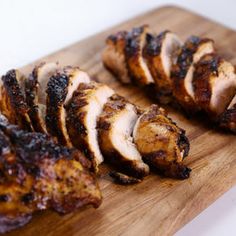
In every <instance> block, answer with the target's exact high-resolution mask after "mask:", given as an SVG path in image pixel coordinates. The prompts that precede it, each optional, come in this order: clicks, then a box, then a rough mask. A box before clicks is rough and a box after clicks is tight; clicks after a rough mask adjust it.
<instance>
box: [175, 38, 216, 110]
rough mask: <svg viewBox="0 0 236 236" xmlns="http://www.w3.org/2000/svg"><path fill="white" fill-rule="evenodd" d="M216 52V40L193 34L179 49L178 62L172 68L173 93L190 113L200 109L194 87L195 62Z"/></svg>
mask: <svg viewBox="0 0 236 236" xmlns="http://www.w3.org/2000/svg"><path fill="white" fill-rule="evenodd" d="M212 52H214V42H213V41H212V40H211V39H208V38H199V37H197V36H191V37H190V38H188V39H187V40H186V42H185V43H184V45H183V47H182V48H181V50H180V51H179V55H178V59H177V63H176V64H175V65H174V66H173V68H172V80H173V83H174V86H173V95H174V97H175V98H176V99H177V101H178V103H179V104H180V105H181V106H182V108H183V109H184V110H185V111H187V112H188V113H193V112H196V111H198V110H199V109H200V107H198V106H197V105H196V103H195V96H194V89H193V74H194V70H195V66H194V64H195V63H197V62H198V61H199V60H200V58H201V57H202V56H204V55H206V54H209V53H212Z"/></svg>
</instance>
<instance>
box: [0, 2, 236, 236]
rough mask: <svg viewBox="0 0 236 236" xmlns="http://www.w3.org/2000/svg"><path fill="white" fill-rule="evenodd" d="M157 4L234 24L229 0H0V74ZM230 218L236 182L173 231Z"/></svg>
mask: <svg viewBox="0 0 236 236" xmlns="http://www.w3.org/2000/svg"><path fill="white" fill-rule="evenodd" d="M163 4H177V5H180V6H183V7H185V8H189V9H191V10H193V11H195V12H198V13H200V14H202V15H205V16H207V17H209V18H212V19H214V20H215V21H218V22H220V23H223V24H225V25H226V26H228V27H231V28H233V29H236V1H235V0H224V1H223V0H221V1H216V0H185V1H184V0H179V1H177V0H176V1H164V0H160V1H158V0H156V1H155V0H146V1H145V0H116V1H114V0H113V1H112V0H99V1H98V0H97V1H96V0H77V1H76V0H38V1H32V0H31V1H30V0H21V1H19V0H18V1H17V0H1V1H0V38H1V39H0V42H1V43H0V74H2V73H4V72H6V71H7V70H8V69H10V68H16V67H19V66H23V65H25V64H27V63H30V62H32V61H34V60H36V59H38V58H40V57H42V56H45V55H47V54H49V53H51V52H54V51H56V50H58V49H60V48H62V47H65V46H67V45H69V44H71V43H74V42H76V41H78V40H80V39H83V38H85V37H87V36H90V35H92V34H95V33H97V32H99V31H102V30H105V29H106V28H108V27H110V26H113V25H114V24H117V23H120V22H122V21H124V20H127V19H129V18H132V17H134V16H136V15H138V14H140V13H142V12H145V11H147V10H149V9H152V8H154V7H157V6H161V5H163ZM216 40H217V39H216ZM235 158H236V155H235ZM234 224H236V187H234V188H232V189H231V190H230V191H228V192H227V193H225V194H224V195H223V196H222V197H221V198H219V199H218V200H217V201H216V202H215V203H213V204H212V205H211V206H210V207H208V208H207V209H206V210H205V211H203V212H202V213H201V214H200V215H198V216H197V217H196V218H195V219H194V220H192V221H191V222H190V223H188V224H187V225H186V226H185V227H183V228H182V229H181V230H180V231H179V232H177V233H176V235H178V236H181V235H191V236H194V235H198V236H199V235H207V236H209V235H214V236H217V235H221V236H222V235H227V236H230V235H232V236H235V235H236V228H235V225H234ZM157 233H158V232H157Z"/></svg>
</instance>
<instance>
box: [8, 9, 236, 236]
mask: <svg viewBox="0 0 236 236" xmlns="http://www.w3.org/2000/svg"><path fill="white" fill-rule="evenodd" d="M146 23H147V24H149V25H150V26H151V28H152V29H153V31H154V32H160V31H162V30H165V29H170V30H173V31H174V32H176V33H178V34H179V35H180V36H181V38H182V39H186V37H188V36H189V35H191V34H195V35H200V36H207V37H210V38H213V39H215V40H216V45H217V48H218V49H219V53H220V54H222V55H223V56H224V57H225V58H226V59H228V60H230V61H231V62H232V63H234V64H236V44H235V42H236V33H235V32H234V31H232V30H229V29H227V28H225V27H224V26H222V25H219V24H216V23H214V22H212V21H210V20H208V19H206V18H203V17H200V16H198V15H195V14H193V13H192V12H188V11H186V10H183V9H180V8H176V7H173V6H166V7H162V8H159V9H155V10H153V11H151V12H148V13H146V14H144V15H141V16H139V17H137V18H135V19H133V20H130V21H127V22H125V23H123V24H121V25H119V26H116V27H114V28H112V29H109V30H107V31H105V32H102V33H100V34H97V35H95V36H93V37H90V38H88V39H86V40H83V41H81V42H79V43H76V44H74V45H72V46H70V47H67V48H65V49H62V50H61V51H59V52H56V53H54V54H52V55H50V56H47V57H45V58H43V59H40V61H42V60H44V61H59V62H60V63H61V64H63V65H67V64H69V65H79V66H80V67H81V68H82V69H84V70H86V71H88V72H89V74H90V75H91V76H96V77H97V78H98V80H99V81H102V82H105V83H107V84H109V85H110V86H111V87H112V88H114V89H115V90H116V91H117V92H118V93H119V94H121V95H123V96H125V97H127V98H129V99H130V100H131V101H132V102H135V103H137V104H138V105H140V106H143V107H145V106H147V105H150V104H151V103H152V102H153V101H151V100H149V99H148V98H146V96H145V95H144V93H143V92H142V91H141V90H140V89H138V88H135V87H132V86H130V87H129V86H127V87H123V86H122V85H121V84H119V83H118V82H116V81H115V79H114V78H113V77H112V76H111V74H110V73H109V72H107V71H106V70H105V69H104V68H103V66H102V63H101V59H100V55H101V51H102V49H103V48H104V41H105V38H106V37H107V36H108V35H109V34H110V33H112V32H116V31H117V30H121V29H130V28H131V27H133V26H138V25H141V24H146ZM77 30H80V29H79V28H78V29H77ZM34 64H35V63H32V64H31V65H29V66H26V67H24V68H23V70H24V71H25V72H29V71H30V70H31V69H32V66H33V65H34ZM170 115H171V117H172V118H174V119H175V120H176V121H177V123H178V124H179V125H180V126H181V127H183V128H184V129H186V131H187V134H188V136H189V137H190V141H191V152H190V156H189V158H188V160H187V164H189V166H190V167H191V168H192V169H193V171H192V175H191V178H190V179H189V180H185V181H176V180H170V179H164V178H160V177H159V176H157V175H155V173H152V174H151V175H150V176H148V177H147V178H145V180H144V181H143V182H142V183H141V184H137V185H135V186H118V185H115V184H113V183H111V181H110V179H109V177H108V176H107V174H106V167H105V166H102V169H103V170H102V171H101V173H102V174H101V177H100V180H99V181H100V186H101V189H102V192H103V196H104V201H103V204H102V205H101V207H100V208H99V209H97V210H94V209H91V208H87V209H82V210H81V211H79V212H76V213H73V214H69V215H66V216H59V215H58V214H56V213H53V212H50V211H46V212H42V213H37V214H36V215H35V217H34V219H33V220H32V222H31V223H29V224H28V225H27V226H25V227H23V228H21V229H19V230H16V231H14V232H11V233H9V234H8V235H24V236H28V235H37V236H38V235H44V236H45V235H129V236H131V235H172V234H173V233H174V232H176V231H177V230H178V229H179V228H181V227H182V226H183V225H184V224H186V223H187V222H188V221H190V220H191V219H193V218H194V217H195V216H196V215H197V214H199V213H200V212H201V211H202V210H203V209H205V208H206V207H207V206H209V205H210V204H211V203H212V202H214V201H215V200H216V199H217V198H218V197H219V196H221V195H222V194H223V193H224V192H226V191H227V190H228V189H229V188H231V187H232V186H233V185H234V184H235V183H236V157H235V154H236V138H235V136H233V135H230V134H224V133H220V132H218V131H215V130H213V129H211V128H210V127H206V126H207V125H203V124H202V122H201V121H199V120H188V119H186V118H185V117H183V116H182V115H181V114H179V113H178V112H177V111H170Z"/></svg>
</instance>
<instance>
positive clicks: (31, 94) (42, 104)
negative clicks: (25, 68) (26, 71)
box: [25, 62, 59, 133]
mask: <svg viewBox="0 0 236 236" xmlns="http://www.w3.org/2000/svg"><path fill="white" fill-rule="evenodd" d="M58 69H59V65H58V63H53V62H52V63H45V62H42V63H40V64H39V65H37V66H36V67H35V68H34V70H33V72H32V73H31V74H30V76H29V78H28V79H27V80H26V82H25V87H26V90H25V92H26V101H27V103H28V105H29V107H30V110H29V115H30V119H31V121H32V125H33V126H34V130H35V131H36V132H41V133H47V129H46V123H45V116H46V89H47V83H48V81H49V78H50V77H51V76H52V75H53V74H54V73H56V71H57V70H58Z"/></svg>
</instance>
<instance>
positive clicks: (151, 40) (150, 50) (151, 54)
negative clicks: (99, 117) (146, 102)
mask: <svg viewBox="0 0 236 236" xmlns="http://www.w3.org/2000/svg"><path fill="white" fill-rule="evenodd" d="M181 46H182V41H181V40H180V39H179V37H178V36H177V35H176V34H174V33H172V32H170V31H167V30H166V31H163V32H161V33H160V34H159V35H158V36H154V35H151V34H148V35H147V44H146V46H145V48H144V58H145V60H146V62H147V65H148V68H149V70H150V72H151V74H152V77H153V79H154V81H155V84H156V89H157V96H156V97H157V98H158V99H159V100H160V102H161V103H168V102H169V101H170V96H171V94H172V89H173V82H172V79H171V68H172V65H173V64H175V63H176V60H177V55H178V52H179V50H180V47H181Z"/></svg>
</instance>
